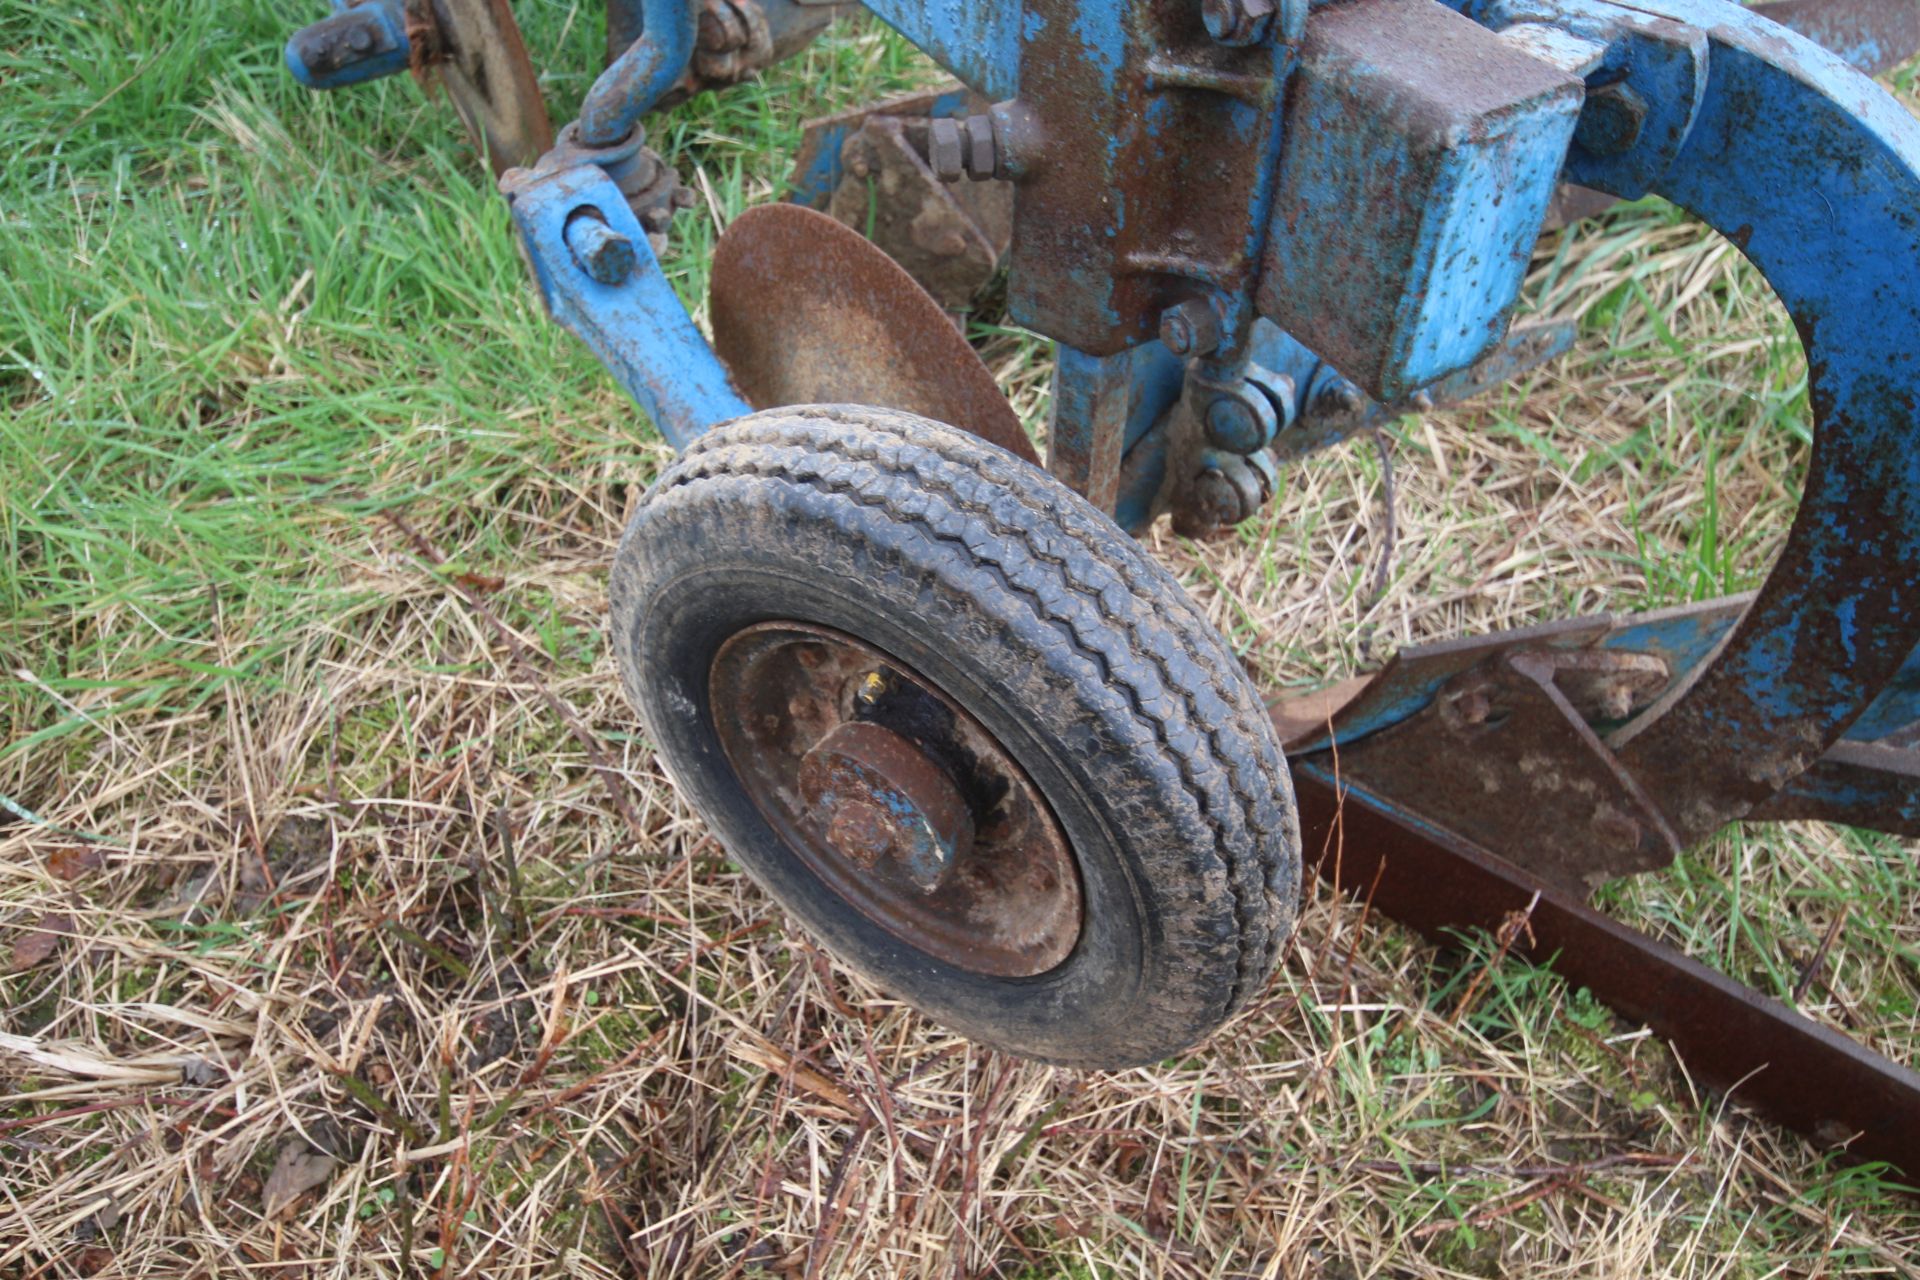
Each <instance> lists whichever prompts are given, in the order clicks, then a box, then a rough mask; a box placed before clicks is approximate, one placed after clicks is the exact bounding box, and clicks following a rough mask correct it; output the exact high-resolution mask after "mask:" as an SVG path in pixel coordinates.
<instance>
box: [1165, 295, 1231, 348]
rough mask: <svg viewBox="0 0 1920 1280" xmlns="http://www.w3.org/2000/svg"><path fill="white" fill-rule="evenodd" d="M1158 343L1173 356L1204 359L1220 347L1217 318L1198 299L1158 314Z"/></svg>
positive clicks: (1211, 310) (1191, 299) (1211, 309)
mask: <svg viewBox="0 0 1920 1280" xmlns="http://www.w3.org/2000/svg"><path fill="white" fill-rule="evenodd" d="M1160 341H1161V342H1164V343H1165V344H1166V346H1167V350H1169V351H1171V352H1173V354H1175V355H1177V356H1204V355H1207V354H1209V353H1211V352H1213V351H1216V350H1218V349H1219V347H1220V318H1219V317H1218V316H1216V315H1215V314H1214V313H1213V308H1212V307H1211V306H1209V305H1207V303H1206V301H1205V300H1203V299H1200V298H1188V299H1187V300H1186V301H1185V302H1182V303H1178V304H1176V305H1175V306H1171V307H1168V308H1167V309H1166V310H1165V311H1163V312H1161V313H1160Z"/></svg>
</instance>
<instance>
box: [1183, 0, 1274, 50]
mask: <svg viewBox="0 0 1920 1280" xmlns="http://www.w3.org/2000/svg"><path fill="white" fill-rule="evenodd" d="M1273 9H1274V0H1200V20H1201V21H1202V22H1204V23H1205V24H1206V28H1207V34H1208V35H1209V36H1211V37H1212V38H1213V40H1214V43H1216V44H1224V45H1228V46H1230V47H1234V48H1238V47H1241V46H1245V45H1250V44H1255V43H1257V42H1259V41H1260V40H1261V39H1263V38H1265V36H1266V34H1267V28H1268V27H1269V26H1270V25H1272V22H1273Z"/></svg>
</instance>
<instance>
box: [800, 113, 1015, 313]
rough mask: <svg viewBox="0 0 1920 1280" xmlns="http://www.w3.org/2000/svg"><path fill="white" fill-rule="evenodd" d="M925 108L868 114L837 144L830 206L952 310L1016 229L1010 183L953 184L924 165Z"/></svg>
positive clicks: (995, 262)
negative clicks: (920, 112)
mask: <svg viewBox="0 0 1920 1280" xmlns="http://www.w3.org/2000/svg"><path fill="white" fill-rule="evenodd" d="M928 124H929V120H928V118H927V117H925V116H920V117H912V116H904V117H903V116H894V115H871V116H868V117H866V118H865V119H864V120H863V121H862V122H861V124H860V127H859V129H857V130H856V131H854V132H853V133H852V134H851V136H849V137H848V138H847V139H846V141H845V142H844V143H842V144H841V148H840V168H841V173H842V177H841V179H840V182H839V184H838V185H837V186H836V187H835V188H834V190H833V195H832V197H831V198H830V199H829V201H828V204H827V212H828V213H830V214H832V215H833V216H834V217H835V218H837V219H839V220H840V221H841V222H842V223H844V224H846V225H847V226H849V227H852V228H853V229H854V230H856V231H863V232H865V233H866V235H867V238H868V239H870V240H872V241H873V242H874V244H876V245H878V246H879V247H880V248H881V249H883V250H884V251H885V252H886V254H887V256H888V257H890V258H892V259H893V260H894V261H895V262H897V263H899V264H900V265H901V266H902V267H904V268H906V271H907V274H909V275H911V276H912V277H913V278H914V279H915V280H916V281H918V282H919V284H920V287H921V288H923V289H925V290H926V291H927V292H928V293H930V294H932V295H933V297H934V300H935V301H937V302H939V303H940V305H941V306H943V307H945V308H946V309H947V310H949V311H961V310H965V309H966V308H967V307H969V306H970V305H971V304H972V303H973V301H974V299H975V298H976V297H977V296H978V295H979V293H980V291H981V290H982V289H984V288H985V287H986V286H987V284H988V283H989V282H990V281H991V280H992V279H993V277H994V273H995V272H996V271H997V270H998V268H999V266H1000V259H1001V255H1002V254H1003V253H1004V252H1005V250H1006V245H1007V242H1008V239H1009V238H1010V237H1011V235H1012V229H1011V226H1012V218H1013V188H1012V187H1011V186H1010V185H1008V184H1006V183H1000V182H990V183H979V184H974V183H969V184H966V185H965V186H949V185H948V184H946V183H944V182H941V181H940V180H939V179H938V178H936V177H935V176H934V175H933V171H932V170H931V169H929V168H928V167H927V162H926V159H925V154H926V134H927V128H928Z"/></svg>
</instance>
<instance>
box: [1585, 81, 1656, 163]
mask: <svg viewBox="0 0 1920 1280" xmlns="http://www.w3.org/2000/svg"><path fill="white" fill-rule="evenodd" d="M1646 126H1647V104H1646V100H1645V99H1643V98H1642V97H1641V96H1640V95H1639V94H1637V93H1635V92H1634V91H1633V90H1632V89H1630V88H1628V87H1627V86H1626V85H1624V84H1609V85H1602V86H1601V87H1600V88H1598V89H1595V90H1594V91H1593V92H1592V93H1589V94H1588V95H1587V105H1586V106H1584V107H1582V108H1581V109H1580V121H1579V123H1578V124H1576V125H1575V126H1574V130H1573V140H1574V141H1575V142H1577V143H1579V144H1580V145H1581V146H1582V147H1584V148H1586V149H1587V150H1588V151H1590V152H1592V153H1593V154H1594V155H1596V156H1617V155H1622V154H1624V153H1625V152H1628V151H1631V150H1633V148H1634V147H1635V146H1636V145H1637V144H1638V143H1639V141H1640V133H1641V131H1642V130H1643V129H1645V128H1646Z"/></svg>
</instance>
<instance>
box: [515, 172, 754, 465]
mask: <svg viewBox="0 0 1920 1280" xmlns="http://www.w3.org/2000/svg"><path fill="white" fill-rule="evenodd" d="M502 188H503V190H504V191H505V192H506V196H507V201H508V204H509V205H510V206H511V207H512V209H513V221H514V226H515V227H516V228H517V229H518V231H519V232H520V239H521V243H522V244H523V245H524V246H525V247H526V251H527V260H528V262H529V263H531V264H532V266H533V275H534V279H535V280H536V281H537V282H538V283H539V286H540V294H541V297H542V298H543V299H544V300H545V301H546V304H547V309H548V311H550V312H551V313H552V314H553V318H554V319H555V320H557V321H558V322H559V323H560V324H562V325H564V326H565V327H566V328H567V329H568V330H570V331H571V332H572V333H574V334H575V335H576V336H577V337H579V339H580V340H581V341H582V342H584V343H586V344H587V347H588V348H589V349H590V350H591V351H592V352H593V354H594V355H595V356H596V357H598V359H599V360H600V363H602V364H604V365H606V367H607V369H608V370H609V371H610V372H611V373H612V374H613V376H614V377H615V378H616V379H617V380H618V381H619V383H620V385H621V386H623V387H625V388H626V390H627V393H628V394H629V395H631V396H632V397H633V398H634V400H636V401H637V402H638V403H639V405H640V407H641V408H642V409H644V410H646V413H647V416H648V417H649V418H651V419H652V420H653V423H654V425H655V426H656V427H658V428H659V429H660V433H661V434H662V435H664V436H665V437H666V438H667V440H668V441H669V442H670V443H672V445H673V447H674V448H676V449H685V448H686V447H687V445H688V444H690V443H691V442H692V441H693V439H694V437H696V436H698V435H699V434H700V433H701V432H703V431H705V430H707V429H708V428H709V427H712V426H715V425H717V424H719V423H722V422H725V421H728V420H729V419H732V418H737V417H740V416H742V415H744V414H748V413H751V412H753V410H752V407H751V406H749V405H748V404H747V402H746V401H745V400H744V399H742V398H741V397H740V394H739V393H738V392H737V391H735V390H734V389H733V384H732V383H731V382H729V381H728V379H727V371H726V369H725V367H724V366H723V365H721V363H720V358H719V357H718V356H716V355H715V354H714V352H713V348H712V346H710V345H709V344H708V342H707V340H706V338H705V337H704V336H703V335H702V334H701V332H700V330H699V329H698V328H697V327H696V326H695V325H694V323H693V317H692V316H690V315H688V314H687V309H686V307H685V306H684V305H682V303H681V301H680V297H679V295H678V294H676V293H675V292H674V291H673V286H672V285H671V284H669V283H668V282H667V277H666V274H665V273H664V272H662V271H661V269H660V263H659V260H658V259H657V258H655V257H654V254H653V249H652V247H651V246H649V245H648V243H647V236H646V232H644V231H642V230H641V228H640V223H639V220H638V219H636V218H635V217H634V216H633V212H632V210H630V209H629V208H628V207H627V201H626V197H625V196H623V195H621V194H620V189H619V188H618V187H616V186H615V185H614V183H613V180H612V179H611V178H609V177H608V176H607V174H606V172H605V171H604V170H602V169H600V168H599V167H598V166H596V165H578V166H575V167H574V168H570V169H561V170H558V171H556V172H551V173H534V172H529V171H527V170H514V171H512V172H511V173H509V174H508V176H507V179H506V180H504V181H503V183H502ZM583 218H585V219H595V220H598V221H599V222H600V223H602V224H604V225H605V228H606V231H605V233H596V238H599V239H601V240H602V241H603V242H604V241H605V239H606V237H607V236H612V237H618V238H620V239H624V240H625V241H626V242H627V244H628V246H629V247H630V248H631V251H632V267H631V269H630V270H629V271H627V272H626V273H625V274H624V276H623V277H622V278H618V279H615V280H613V281H612V282H611V283H603V282H602V281H600V280H597V279H595V278H594V276H593V275H592V274H590V273H589V271H588V269H587V267H586V266H584V265H582V263H581V262H580V261H579V260H577V259H576V258H575V256H574V251H573V248H572V247H571V246H570V245H569V244H568V228H569V224H572V223H575V222H577V221H578V220H580V219H583ZM575 238H576V239H579V238H580V237H579V234H578V232H577V231H576V232H575ZM620 256H621V257H622V258H624V256H625V255H624V253H623V254H622V255H620ZM602 274H603V275H618V274H619V273H618V272H606V271H603V272H602Z"/></svg>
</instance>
